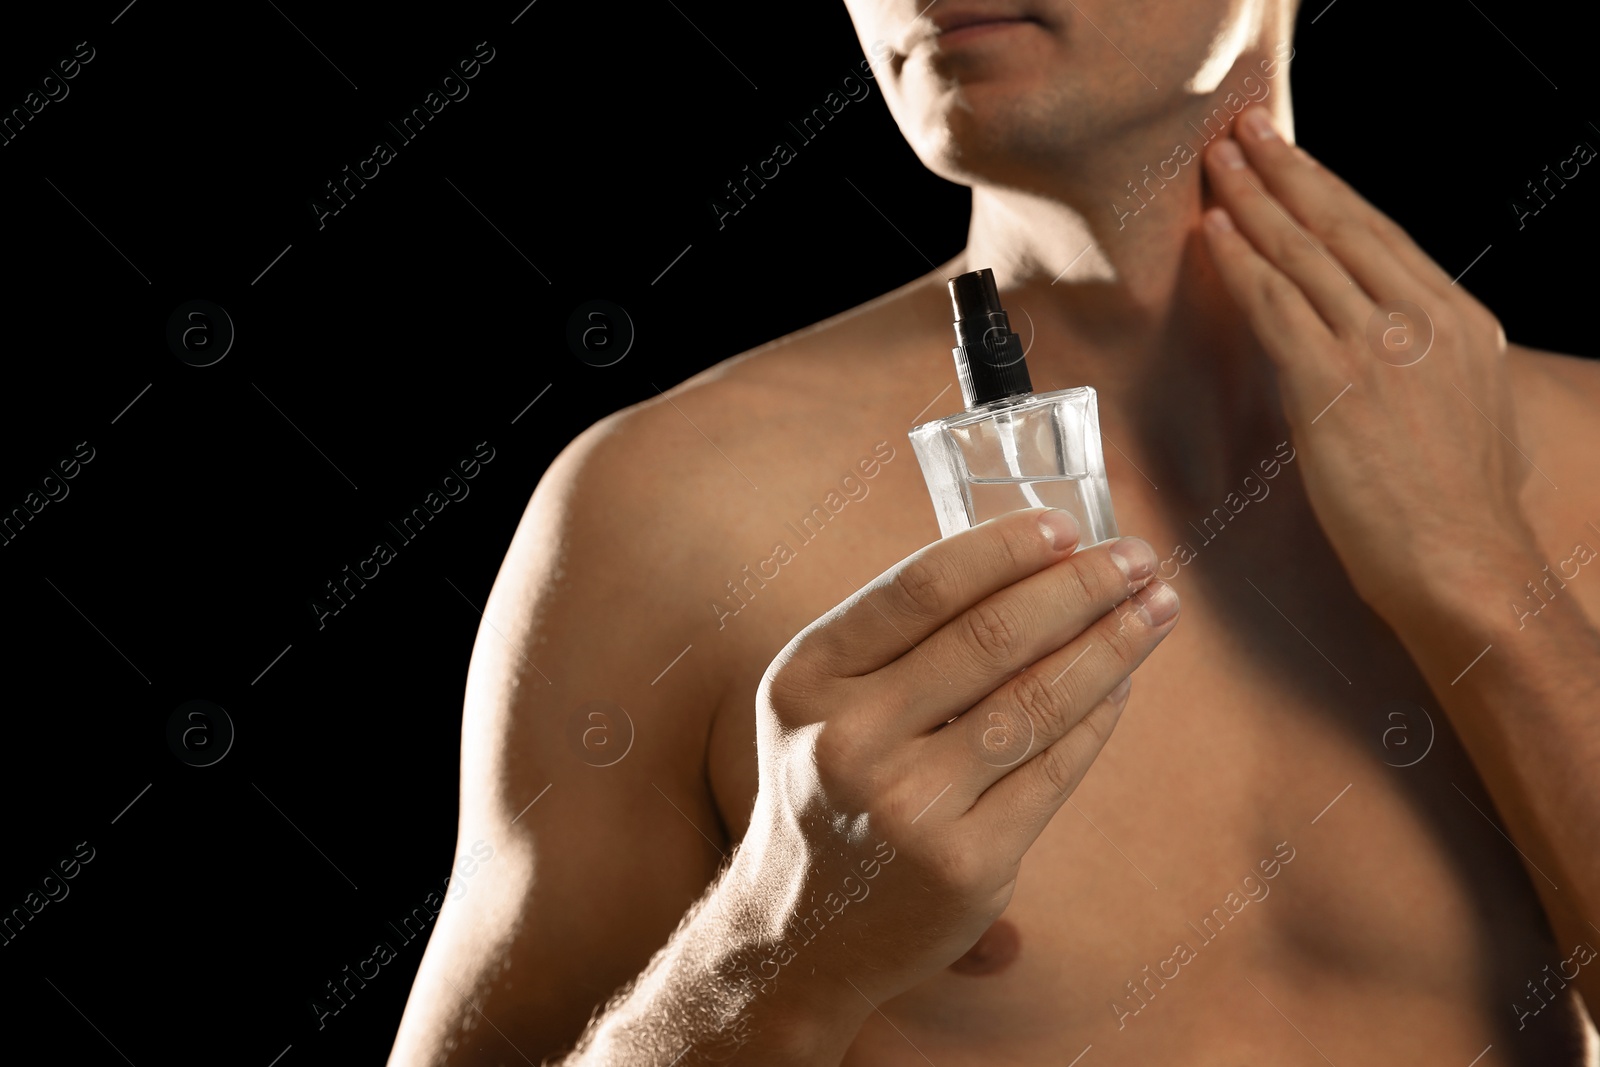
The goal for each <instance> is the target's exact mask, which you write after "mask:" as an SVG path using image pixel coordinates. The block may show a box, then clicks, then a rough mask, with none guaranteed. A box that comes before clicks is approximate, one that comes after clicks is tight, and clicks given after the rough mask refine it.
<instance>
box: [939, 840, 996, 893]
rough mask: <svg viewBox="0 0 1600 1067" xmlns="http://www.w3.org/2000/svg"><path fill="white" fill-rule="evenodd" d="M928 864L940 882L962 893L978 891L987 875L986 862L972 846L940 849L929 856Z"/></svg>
mask: <svg viewBox="0 0 1600 1067" xmlns="http://www.w3.org/2000/svg"><path fill="white" fill-rule="evenodd" d="M928 864H929V867H930V868H931V871H930V873H931V874H932V876H933V878H934V879H935V880H936V881H937V882H938V883H939V884H941V885H943V886H946V887H948V888H950V889H954V890H956V891H957V892H958V893H961V894H967V893H971V892H974V891H976V890H977V889H978V887H979V886H980V884H981V883H982V881H983V879H984V875H985V864H984V863H983V862H982V861H981V859H980V858H979V855H978V853H977V850H976V849H971V848H959V847H953V848H942V849H939V850H938V851H936V852H934V853H933V854H932V855H931V856H930V857H929V860H928Z"/></svg>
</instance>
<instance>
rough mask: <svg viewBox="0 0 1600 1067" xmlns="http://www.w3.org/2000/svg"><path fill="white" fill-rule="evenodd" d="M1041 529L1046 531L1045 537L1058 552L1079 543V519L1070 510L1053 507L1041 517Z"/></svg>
mask: <svg viewBox="0 0 1600 1067" xmlns="http://www.w3.org/2000/svg"><path fill="white" fill-rule="evenodd" d="M1039 529H1041V530H1043V531H1044V539H1045V540H1046V541H1048V542H1050V547H1051V548H1053V549H1055V550H1056V551H1057V552H1060V551H1061V550H1062V549H1064V548H1071V547H1072V546H1073V545H1075V544H1077V543H1078V520H1077V519H1076V518H1074V517H1073V515H1072V513H1071V512H1070V511H1061V510H1059V509H1056V508H1052V509H1051V510H1049V511H1047V512H1045V513H1044V514H1043V515H1041V516H1040V517H1039Z"/></svg>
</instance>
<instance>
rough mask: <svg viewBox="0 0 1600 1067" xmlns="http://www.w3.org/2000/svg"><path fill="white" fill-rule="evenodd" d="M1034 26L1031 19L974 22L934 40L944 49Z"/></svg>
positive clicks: (947, 31) (946, 32) (945, 32)
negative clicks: (1005, 31)
mask: <svg viewBox="0 0 1600 1067" xmlns="http://www.w3.org/2000/svg"><path fill="white" fill-rule="evenodd" d="M1034 24H1035V23H1034V22H1033V20H1031V19H1004V20H997V21H994V22H974V23H972V24H971V25H967V26H961V27H958V28H956V29H953V30H945V31H944V32H943V33H941V34H939V36H937V37H935V38H934V43H935V44H937V45H938V46H939V47H941V48H944V47H948V46H950V45H955V44H961V43H963V42H966V41H972V40H977V39H978V38H980V37H987V36H988V35H990V34H991V33H996V32H999V31H1001V30H1013V29H1016V28H1017V27H1018V26H1032V25H1034Z"/></svg>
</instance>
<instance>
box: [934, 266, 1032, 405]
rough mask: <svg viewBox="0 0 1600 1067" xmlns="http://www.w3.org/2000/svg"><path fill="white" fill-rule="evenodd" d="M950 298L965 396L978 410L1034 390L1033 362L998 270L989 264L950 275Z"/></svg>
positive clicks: (957, 365) (962, 389) (955, 350)
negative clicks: (998, 282)
mask: <svg viewBox="0 0 1600 1067" xmlns="http://www.w3.org/2000/svg"><path fill="white" fill-rule="evenodd" d="M949 285H950V302H951V303H952V304H954V305H955V314H956V323H955V325H956V347H955V348H953V349H951V350H950V351H951V352H952V353H954V355H955V357H956V376H957V377H959V378H960V379H961V398H962V400H963V401H964V402H965V403H966V405H967V407H969V408H975V407H977V406H978V405H980V404H988V403H991V402H993V401H995V400H1004V399H1005V398H1006V397H1008V396H1019V395H1021V394H1024V393H1031V392H1033V381H1032V379H1030V378H1029V377H1028V364H1027V362H1026V361H1025V360H1024V359H1023V358H1022V338H1020V337H1018V336H1017V335H1016V334H1015V333H1014V332H1012V329H1011V320H1010V319H1008V318H1007V317H1006V312H1005V308H1003V307H1001V306H1000V292H999V290H997V289H996V288H995V284H994V271H992V270H990V269H989V268H988V267H985V268H983V269H982V270H975V271H972V272H970V273H968V274H959V275H957V276H956V277H954V278H951V279H950V282H949Z"/></svg>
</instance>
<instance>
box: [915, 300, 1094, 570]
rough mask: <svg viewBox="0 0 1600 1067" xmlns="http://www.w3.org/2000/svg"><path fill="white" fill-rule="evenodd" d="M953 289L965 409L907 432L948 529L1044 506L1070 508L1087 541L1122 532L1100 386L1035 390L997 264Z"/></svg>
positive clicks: (942, 526) (943, 529) (1083, 544)
mask: <svg viewBox="0 0 1600 1067" xmlns="http://www.w3.org/2000/svg"><path fill="white" fill-rule="evenodd" d="M949 286H950V300H951V303H952V304H954V305H955V328H956V347H955V348H954V349H952V350H951V351H952V352H953V353H954V354H955V358H956V374H957V376H958V377H959V378H960V380H961V396H962V399H963V400H964V401H965V403H966V408H967V409H966V410H965V411H963V412H960V413H958V414H955V415H951V416H949V417H947V418H943V419H935V420H934V421H932V422H925V423H922V424H921V425H920V426H916V427H913V428H912V430H911V432H910V434H909V435H908V436H910V438H911V447H912V449H913V450H914V451H915V452H916V454H917V462H918V463H920V464H921V465H922V476H923V478H924V479H925V480H926V481H927V483H928V493H929V495H930V496H932V497H933V509H934V511H935V513H937V515H938V517H939V534H940V536H942V537H949V536H950V535H951V534H955V533H960V532H961V531H962V530H965V529H967V528H968V527H969V526H974V525H976V524H977V523H980V522H983V521H984V520H986V519H992V518H994V517H995V516H996V515H1003V514H1005V513H1006V512H1008V511H1019V510H1022V509H1024V508H1038V507H1049V508H1060V509H1062V510H1063V511H1070V512H1071V513H1072V515H1073V517H1074V518H1076V519H1077V520H1078V525H1079V528H1080V529H1081V530H1082V536H1081V541H1080V543H1079V548H1087V547H1089V546H1090V545H1093V544H1097V543H1099V542H1101V541H1105V540H1109V539H1111V538H1115V537H1117V536H1119V535H1118V533H1117V520H1116V518H1115V516H1114V515H1113V514H1112V511H1111V487H1110V485H1109V483H1108V482H1107V481H1106V464H1105V455H1104V453H1103V452H1102V451H1101V449H1100V413H1099V410H1098V408H1097V407H1096V404H1095V392H1094V390H1093V389H1092V388H1090V387H1089V386H1086V385H1085V386H1079V387H1078V388H1075V389H1058V390H1055V391H1053V392H1049V393H1035V392H1034V391H1033V382H1032V380H1031V379H1030V378H1029V377H1028V365H1027V362H1026V361H1025V360H1024V358H1023V351H1022V339H1021V338H1020V337H1018V336H1017V335H1016V333H1014V332H1013V331H1012V329H1011V322H1010V320H1009V319H1008V318H1007V316H1006V312H1005V309H1004V308H1002V307H1001V306H1000V294H999V291H998V290H997V289H996V288H995V284H994V272H993V271H992V270H989V269H988V268H985V269H983V270H977V271H972V272H971V273H969V274H962V275H959V276H957V277H955V278H952V279H950V282H949Z"/></svg>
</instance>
